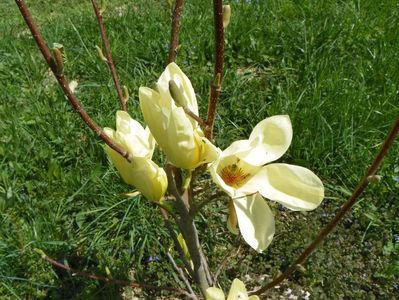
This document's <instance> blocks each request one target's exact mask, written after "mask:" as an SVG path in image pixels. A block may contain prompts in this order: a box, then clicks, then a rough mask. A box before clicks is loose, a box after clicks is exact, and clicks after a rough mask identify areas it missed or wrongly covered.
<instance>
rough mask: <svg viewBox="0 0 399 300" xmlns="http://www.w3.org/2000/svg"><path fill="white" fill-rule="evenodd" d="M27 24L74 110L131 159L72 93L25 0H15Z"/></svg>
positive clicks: (103, 137)
mask: <svg viewBox="0 0 399 300" xmlns="http://www.w3.org/2000/svg"><path fill="white" fill-rule="evenodd" d="M15 3H16V4H17V6H18V8H19V10H20V12H21V14H22V16H23V18H24V20H25V22H26V24H27V25H28V27H29V29H30V31H31V33H32V36H33V38H34V39H35V41H36V44H37V46H38V47H39V49H40V51H41V53H42V55H43V57H44V59H45V61H46V62H47V64H48V65H49V67H50V68H51V71H52V72H53V74H54V76H55V78H56V79H57V81H58V83H59V85H60V86H61V88H62V90H63V91H64V93H65V95H66V96H67V98H68V100H69V103H70V104H71V105H72V107H73V108H74V110H75V111H76V112H78V113H79V115H80V117H81V118H82V119H83V121H85V123H86V124H87V125H88V126H89V127H90V128H91V129H92V130H93V131H94V133H95V134H96V135H97V136H99V137H100V138H101V139H102V140H103V141H104V142H105V143H106V144H107V145H108V146H110V147H111V148H112V149H113V150H115V151H116V152H118V153H119V154H120V155H122V156H123V157H124V158H126V159H127V160H129V161H130V160H131V157H130V155H129V153H128V152H127V151H125V150H124V149H123V148H122V147H121V146H120V145H118V144H116V143H115V142H114V141H113V140H112V139H110V138H109V137H108V136H107V135H106V134H105V133H104V132H103V130H102V129H101V127H99V126H98V125H97V124H96V123H95V122H94V121H93V120H92V119H91V118H90V117H89V115H88V114H87V113H86V111H85V110H84V109H83V107H82V105H81V104H80V102H79V100H78V99H77V98H76V97H75V95H74V94H73V93H72V91H71V89H70V88H69V84H68V81H67V79H66V78H65V77H64V75H63V74H60V73H59V72H58V71H59V70H58V67H57V63H56V62H55V60H54V59H53V58H52V56H51V53H50V51H49V49H48V48H47V45H46V43H45V41H44V40H43V37H42V36H41V34H40V32H39V29H38V27H37V25H36V24H35V22H34V20H33V19H32V15H31V13H30V11H29V9H28V7H27V5H26V3H25V1H24V0H15Z"/></svg>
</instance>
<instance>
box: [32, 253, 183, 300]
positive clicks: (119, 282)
mask: <svg viewBox="0 0 399 300" xmlns="http://www.w3.org/2000/svg"><path fill="white" fill-rule="evenodd" d="M35 251H36V252H37V253H38V254H40V255H41V257H42V259H44V260H45V261H47V262H49V263H50V264H52V265H53V266H55V267H57V268H60V269H63V270H66V271H68V272H71V273H72V275H78V276H81V277H85V278H90V279H93V280H97V281H103V282H107V283H111V284H115V285H120V286H129V287H132V288H142V289H148V290H159V291H160V290H165V291H170V292H176V293H179V294H182V295H186V296H187V297H190V294H189V293H188V292H187V291H185V290H182V289H177V288H172V287H168V286H156V285H151V284H146V283H139V282H132V281H127V280H119V279H112V278H108V277H105V276H101V275H95V274H91V273H87V272H84V271H79V270H76V269H74V268H71V267H70V266H67V265H64V264H62V263H60V262H58V261H56V260H54V259H52V258H51V257H49V256H48V255H46V254H45V253H44V252H43V251H42V250H40V249H35Z"/></svg>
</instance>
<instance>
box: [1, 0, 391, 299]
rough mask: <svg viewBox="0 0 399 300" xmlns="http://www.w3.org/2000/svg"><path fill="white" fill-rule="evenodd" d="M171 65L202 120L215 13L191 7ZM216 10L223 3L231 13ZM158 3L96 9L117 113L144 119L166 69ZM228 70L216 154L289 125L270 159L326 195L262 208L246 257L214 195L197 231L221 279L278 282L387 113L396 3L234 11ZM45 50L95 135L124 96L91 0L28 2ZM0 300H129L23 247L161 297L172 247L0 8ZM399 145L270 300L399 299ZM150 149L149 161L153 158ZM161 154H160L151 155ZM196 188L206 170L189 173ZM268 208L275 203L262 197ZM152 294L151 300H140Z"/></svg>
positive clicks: (14, 18) (197, 4)
mask: <svg viewBox="0 0 399 300" xmlns="http://www.w3.org/2000/svg"><path fill="white" fill-rule="evenodd" d="M186 2H187V3H186V4H185V6H184V12H183V16H182V29H181V36H180V43H181V47H180V49H179V54H178V57H177V63H178V65H179V66H180V67H181V68H182V69H183V71H184V72H185V73H186V74H187V75H188V76H189V77H190V79H191V81H192V83H193V86H194V88H195V91H196V93H197V99H198V101H199V106H200V114H201V115H202V116H205V114H206V110H207V99H208V93H209V82H210V80H211V75H212V70H213V57H214V50H213V46H214V40H213V16H212V5H211V1H210V0H208V1H205V0H197V1H186ZM225 2H226V3H227V1H225ZM166 3H167V1H164V0H137V1H127V0H108V5H107V10H106V11H105V13H104V21H105V23H106V27H107V32H108V36H109V39H110V41H111V51H112V53H113V57H114V61H115V64H116V68H117V70H118V74H119V76H120V80H121V82H122V84H124V85H126V86H127V87H128V88H129V93H130V99H129V102H128V110H129V113H130V114H131V115H132V117H134V118H135V119H137V120H140V121H142V120H143V118H142V116H141V112H140V110H139V102H138V88H139V87H140V86H152V85H154V83H155V82H156V80H157V78H158V76H159V75H160V74H161V72H162V71H163V69H164V67H165V65H166V60H167V55H168V43H169V36H170V29H169V27H170V10H169V8H168V6H167V4H166ZM229 4H230V5H231V7H232V20H231V23H230V25H229V27H228V28H227V30H226V35H225V42H226V49H225V73H224V80H223V89H222V93H221V98H220V102H219V109H218V115H217V119H216V126H215V136H216V137H215V143H216V144H217V146H218V147H220V148H221V149H224V148H226V147H227V146H228V145H230V143H231V142H233V141H235V140H237V139H244V138H247V137H248V135H249V133H250V132H251V130H252V128H253V127H254V126H255V125H256V124H257V123H258V122H259V121H261V120H263V119H264V118H266V117H268V116H273V115H276V114H288V115H289V116H290V118H291V121H292V124H293V130H294V137H293V142H292V144H291V147H290V149H289V150H288V152H287V154H286V155H285V156H284V157H283V158H282V159H280V161H281V162H287V163H290V164H296V165H300V166H304V167H306V168H309V169H311V170H312V171H314V172H315V173H316V174H317V175H318V176H319V177H320V178H321V179H322V180H323V183H324V185H325V188H326V197H325V199H324V201H323V203H322V205H321V206H320V207H319V208H318V209H316V210H314V211H312V212H307V213H301V212H290V211H288V210H285V209H283V208H282V207H281V206H279V205H277V204H270V205H271V207H272V209H273V212H274V213H275V216H276V222H277V223H276V235H275V238H274V240H273V242H272V244H271V246H270V247H269V248H268V249H267V250H266V251H265V252H264V253H262V254H257V253H256V252H255V251H253V250H252V249H250V248H249V247H248V246H247V245H246V244H245V243H244V242H243V241H242V239H241V240H237V239H236V237H235V236H233V235H231V234H230V233H229V232H228V231H227V229H226V226H225V220H226V198H225V197H221V198H220V199H218V200H217V201H214V202H213V203H211V204H210V205H209V206H207V207H206V208H205V209H204V211H203V212H202V213H201V214H200V217H199V218H198V220H197V225H198V228H199V230H200V239H201V240H202V243H203V246H204V250H205V252H206V253H207V254H208V256H209V258H210V267H211V269H212V270H216V269H217V267H218V266H219V264H220V262H221V260H222V259H223V257H225V256H226V255H230V254H231V253H233V252H235V250H234V249H235V248H237V245H240V251H239V252H238V253H235V255H234V256H232V258H231V259H230V262H229V264H228V265H227V266H226V268H225V269H224V271H223V272H222V273H221V275H220V278H219V279H220V282H221V283H222V286H223V287H224V288H225V290H227V289H228V286H229V284H230V282H231V280H233V279H234V278H237V277H238V278H240V279H241V280H243V281H244V282H246V284H247V287H248V288H252V287H255V286H260V282H261V280H262V278H265V279H266V280H267V279H270V278H272V277H273V276H275V275H276V274H278V272H279V271H283V270H284V269H285V268H287V267H288V266H289V264H290V262H292V260H293V259H294V258H295V257H296V256H297V255H298V254H299V253H300V252H301V250H303V249H304V247H306V245H307V244H309V243H310V242H311V240H312V238H313V237H314V236H315V235H316V234H317V232H318V230H319V229H320V228H321V227H322V226H323V225H325V224H327V223H328V222H329V220H330V219H331V218H332V217H333V216H334V215H335V213H336V211H337V209H338V208H339V207H340V206H341V205H342V204H343V203H344V201H345V200H346V199H347V198H348V196H350V194H351V193H352V190H353V189H354V188H355V186H356V184H357V182H358V180H359V179H360V178H361V176H362V175H363V174H364V172H365V170H366V168H367V166H368V165H369V164H370V163H371V161H372V159H373V157H374V155H375V154H376V153H377V151H378V149H379V147H380V146H381V144H382V142H383V140H384V138H385V136H386V134H387V132H388V130H389V128H390V127H391V125H392V124H393V121H394V120H395V118H397V117H398V115H399V51H398V49H399V26H398V24H399V7H398V5H397V3H396V2H395V1H393V0H385V1H374V0H359V1H337V0H324V1H316V0H304V1H289V0H264V1H263V0H262V1H260V0H259V1H256V0H253V1H249V0H248V1H244V0H241V1H239V0H237V1H230V3H229ZM28 5H29V7H30V8H31V10H32V14H33V15H34V17H35V19H36V20H37V22H38V25H39V27H40V29H41V31H42V34H43V36H44V38H45V40H46V42H47V43H48V45H50V46H51V45H52V44H53V43H61V44H62V45H63V46H64V49H65V53H66V63H65V71H64V72H65V74H66V76H67V78H69V79H70V80H77V81H78V83H79V85H78V87H77V89H76V96H77V97H78V98H79V99H80V100H81V102H82V103H83V105H84V107H85V109H86V110H87V112H88V113H89V114H90V116H91V117H92V118H93V119H94V120H95V121H96V122H97V123H98V124H99V125H100V126H101V127H106V126H107V127H114V124H115V113H116V110H117V109H118V100H117V95H116V92H115V90H114V88H113V82H112V79H111V76H110V73H109V71H108V69H107V66H106V64H105V63H104V62H102V61H101V60H100V59H99V58H98V56H97V52H96V48H95V46H96V45H101V38H100V35H99V33H98V28H97V23H96V19H95V17H94V14H93V12H92V8H91V4H90V1H78V0H70V1H67V0H57V1H49V0H36V1H28ZM0 91H1V95H0V99H1V102H0V132H1V134H0V212H1V214H0V298H1V299H133V298H132V297H133V296H131V291H129V290H127V289H122V288H121V287H119V286H114V285H109V284H103V283H100V282H97V281H93V280H89V279H86V278H81V277H77V276H73V275H72V274H70V273H67V272H64V271H62V270H60V269H57V268H55V267H53V266H51V265H50V264H48V263H47V262H46V261H44V260H42V259H41V257H40V255H38V254H37V253H36V252H35V251H34V249H35V248H37V249H41V250H43V251H44V252H45V253H46V254H48V255H49V256H51V257H53V258H54V259H56V260H58V261H60V262H63V263H67V264H69V265H70V266H72V267H74V268H76V269H79V270H86V271H88V272H91V273H94V274H102V275H104V276H107V274H109V273H110V274H111V276H112V277H113V278H118V279H131V280H135V281H145V282H148V283H152V284H159V285H173V286H180V287H183V285H182V284H181V283H179V282H178V283H176V275H175V274H174V271H173V268H172V267H171V266H170V264H169V262H168V260H167V257H166V255H165V253H166V251H167V249H168V248H169V247H170V246H171V245H172V242H171V241H170V239H169V237H168V234H167V231H166V229H165V227H164V225H163V222H162V219H161V217H160V215H159V212H158V211H159V210H158V208H157V207H156V206H154V205H152V204H150V203H148V201H146V200H145V199H144V198H141V197H140V196H138V197H137V196H136V197H131V196H129V195H127V194H126V193H128V192H132V191H133V190H132V188H131V187H129V186H127V185H126V184H124V183H123V182H122V181H121V180H120V178H119V177H118V175H117V173H116V171H115V170H114V168H113V167H112V166H111V165H110V163H109V162H108V159H107V156H106V154H105V152H104V145H103V143H102V142H101V141H100V140H99V139H98V138H97V137H96V136H95V135H94V134H93V133H92V132H91V131H90V130H89V128H88V127H87V126H86V125H85V124H84V123H83V122H82V121H81V119H80V118H79V116H78V115H77V114H76V113H75V112H74V111H73V109H72V108H71V107H70V106H69V104H68V103H67V101H66V99H65V96H64V95H63V93H62V91H61V90H60V88H59V87H58V85H57V84H56V81H55V79H54V78H53V77H52V75H51V74H50V73H49V71H48V67H47V66H46V65H45V63H44V60H43V59H42V57H41V54H40V52H39V51H38V49H37V47H36V45H35V43H34V41H33V39H32V37H31V36H30V34H29V31H28V30H27V27H26V25H25V23H24V22H23V19H22V17H21V16H20V14H19V11H18V9H17V6H16V5H15V3H14V2H13V1H11V0H5V1H4V0H3V1H2V2H1V4H0ZM398 153H399V143H398V142H396V144H394V146H393V148H392V149H391V151H390V152H389V154H388V156H387V157H386V159H385V161H384V164H383V166H382V168H381V169H380V171H379V172H378V174H379V175H381V181H380V182H379V183H378V184H374V185H372V186H370V187H369V188H368V189H367V191H366V193H365V194H363V195H362V197H361V198H360V201H359V202H358V203H357V204H356V205H355V207H354V209H353V210H352V211H351V213H350V214H348V215H347V216H346V217H345V219H344V221H343V222H342V223H341V224H340V225H339V226H338V228H337V229H336V230H335V231H334V232H333V233H332V234H331V236H329V238H328V239H327V240H326V241H325V242H324V243H323V245H322V247H321V248H320V249H319V250H318V251H317V252H315V253H314V254H313V255H312V256H311V257H310V259H309V261H308V262H307V264H306V265H305V270H303V271H302V272H296V273H295V274H294V276H293V277H291V278H290V279H289V281H286V282H284V283H283V284H281V285H280V286H279V287H278V288H274V289H273V290H272V291H271V292H270V293H269V294H268V297H269V298H271V299H281V298H280V297H283V298H284V297H285V298H288V296H289V295H290V294H292V295H293V296H295V297H298V298H299V299H303V298H306V297H309V299H374V298H376V299H393V298H395V297H397V296H398V295H399V285H398V280H399V218H398V215H399V198H398V194H399V155H398ZM156 155H158V156H161V155H160V153H156ZM159 159H161V160H162V159H164V158H163V157H159ZM201 183H202V184H203V185H204V186H208V184H210V177H209V175H207V174H205V175H204V176H203V177H201ZM269 203H270V201H269ZM156 296H159V293H153V292H151V293H150V292H146V293H143V294H141V296H140V297H142V298H143V299H154V298H155V297H156Z"/></svg>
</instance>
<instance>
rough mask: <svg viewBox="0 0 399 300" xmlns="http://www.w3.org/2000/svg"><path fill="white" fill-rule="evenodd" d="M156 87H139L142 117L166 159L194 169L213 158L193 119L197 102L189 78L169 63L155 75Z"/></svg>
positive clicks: (213, 147) (208, 142) (181, 166)
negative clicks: (159, 73) (158, 76)
mask: <svg viewBox="0 0 399 300" xmlns="http://www.w3.org/2000/svg"><path fill="white" fill-rule="evenodd" d="M156 89H157V90H153V89H150V88H147V87H141V88H140V89H139V98H140V107H141V111H142V113H143V116H144V120H145V122H146V124H147V125H148V127H149V128H150V130H151V133H152V135H153V136H154V138H155V140H156V141H157V143H158V145H159V146H160V147H161V149H162V150H163V151H164V152H165V154H166V156H167V158H168V160H169V161H170V162H171V163H172V164H174V165H175V166H177V167H180V168H183V169H194V168H196V167H198V166H200V165H201V164H205V163H209V162H212V161H213V160H215V159H216V155H217V150H216V147H215V146H214V145H213V144H212V143H211V142H210V141H209V140H208V139H206V138H205V137H204V134H203V132H202V131H201V129H200V127H199V125H198V123H197V121H195V120H194V119H192V118H191V117H189V116H187V115H186V113H185V109H186V110H190V111H191V112H192V113H194V114H195V115H197V116H198V105H197V99H196V97H195V93H194V89H193V87H192V85H191V82H190V80H189V79H188V78H187V76H186V75H185V74H184V73H183V72H182V71H181V70H180V68H179V67H178V66H177V65H176V64H175V63H171V64H169V65H168V66H167V67H166V69H165V71H164V72H163V73H162V75H161V77H160V78H159V80H158V82H157V85H156Z"/></svg>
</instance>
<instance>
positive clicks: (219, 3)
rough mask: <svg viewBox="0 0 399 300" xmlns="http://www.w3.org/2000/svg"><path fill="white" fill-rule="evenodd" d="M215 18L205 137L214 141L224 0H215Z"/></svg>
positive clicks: (220, 79) (219, 82)
mask: <svg viewBox="0 0 399 300" xmlns="http://www.w3.org/2000/svg"><path fill="white" fill-rule="evenodd" d="M213 16H214V24H215V52H216V53H215V66H214V70H213V80H212V83H211V87H210V95H209V104H208V113H207V119H206V125H207V127H206V130H205V137H207V138H208V139H209V140H211V139H212V132H213V126H214V123H215V118H216V106H217V103H218V99H219V95H220V91H221V85H222V77H223V61H224V27H223V0H213Z"/></svg>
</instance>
